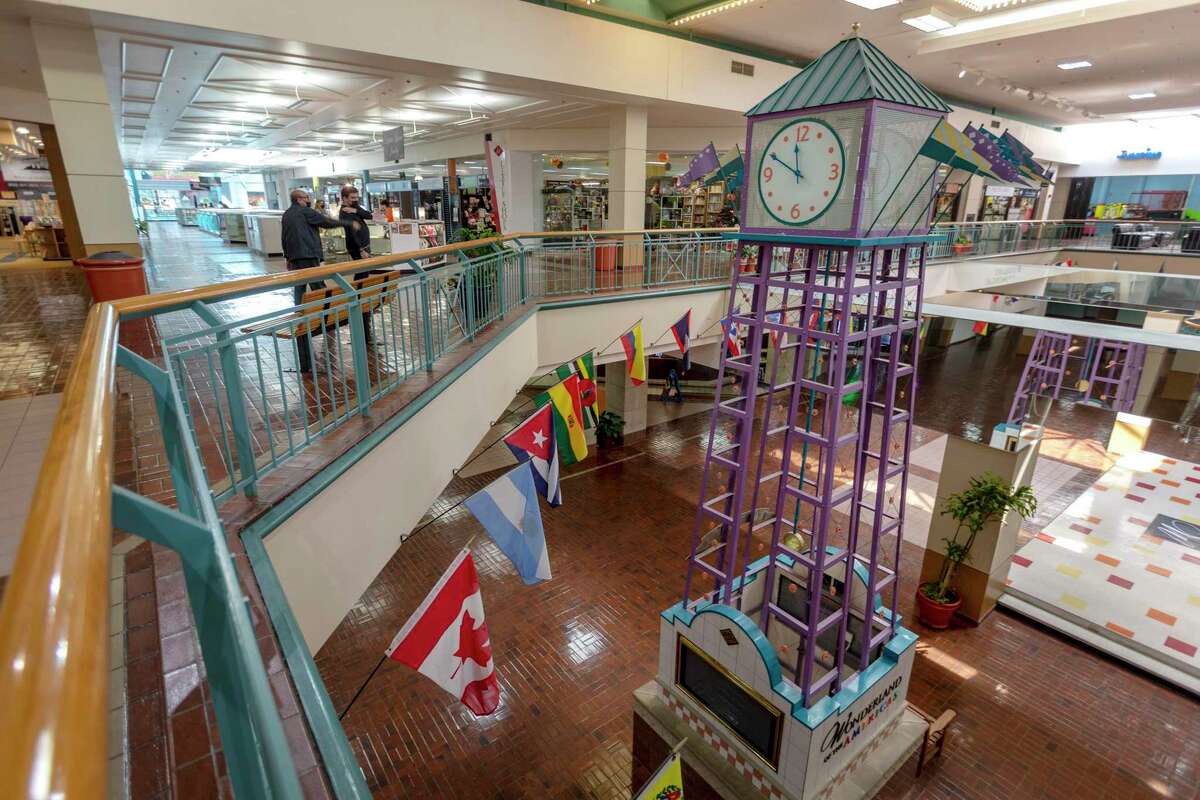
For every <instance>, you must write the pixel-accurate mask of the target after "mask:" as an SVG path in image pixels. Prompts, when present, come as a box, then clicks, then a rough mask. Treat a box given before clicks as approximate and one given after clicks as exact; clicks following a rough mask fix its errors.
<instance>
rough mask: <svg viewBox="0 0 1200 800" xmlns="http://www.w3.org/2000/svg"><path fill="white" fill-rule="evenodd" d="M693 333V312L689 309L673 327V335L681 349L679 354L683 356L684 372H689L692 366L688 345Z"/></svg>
mask: <svg viewBox="0 0 1200 800" xmlns="http://www.w3.org/2000/svg"><path fill="white" fill-rule="evenodd" d="M691 331H692V310H691V309H690V308H689V309H688V311H687V313H686V314H684V315H683V317H682V318H681V319H680V320H679V322H676V323H675V324H674V325H672V326H671V335H672V336H674V337H675V344H676V346H678V347H679V352H680V353H681V354H682V355H683V371H684V372H687V371H688V367H690V366H691V365H692V357H691V355H690V354H689V353H688V344H689V339H690V337H691Z"/></svg>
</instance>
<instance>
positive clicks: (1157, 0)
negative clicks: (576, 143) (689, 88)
mask: <svg viewBox="0 0 1200 800" xmlns="http://www.w3.org/2000/svg"><path fill="white" fill-rule="evenodd" d="M601 2H602V3H603V2H604V0H601ZM931 4H932V5H933V6H936V8H937V9H938V10H939V11H943V12H947V13H948V14H950V15H952V16H954V17H955V18H956V20H957V21H958V23H959V24H960V25H961V26H962V28H961V29H960V30H952V31H949V32H947V33H945V34H928V33H921V32H920V31H918V30H916V29H915V28H912V27H910V26H908V25H905V24H904V23H903V22H902V19H903V18H904V17H906V16H912V15H913V14H914V13H915V12H917V11H921V10H923V9H927V8H929V7H930V5H931ZM1084 5H1086V6H1091V8H1090V9H1089V10H1086V11H1080V10H1079V9H1080V8H1082V7H1083V6H1084ZM1013 6H1015V8H1014V7H1009V8H1002V9H999V10H996V11H991V12H984V13H978V12H975V11H972V10H970V9H969V8H967V7H966V6H965V5H963V4H961V3H959V2H957V0H906V1H905V2H904V3H902V4H900V5H894V6H889V7H886V8H882V9H878V10H875V11H869V10H867V9H865V8H862V7H860V6H856V5H852V4H851V3H849V2H847V0H754V2H751V3H749V4H747V5H744V6H740V7H738V8H735V9H733V10H730V11H726V12H723V13H718V14H713V15H711V16H708V17H704V18H703V19H702V20H698V21H696V22H694V23H689V24H687V25H685V26H683V27H684V29H686V30H692V31H696V32H697V33H701V34H704V35H706V36H709V37H713V38H720V39H725V40H729V41H736V42H741V43H744V44H746V45H750V46H754V47H758V48H764V49H767V50H773V51H777V52H781V53H786V54H788V55H791V56H794V57H797V58H802V59H805V60H807V59H811V58H815V57H816V56H819V55H820V54H821V53H823V52H824V51H825V50H827V49H828V48H829V46H830V45H831V43H832V42H835V41H837V40H838V39H840V38H843V37H845V36H847V35H849V34H850V30H851V24H852V23H854V22H859V23H861V24H862V30H861V34H862V35H863V36H865V37H867V38H868V39H870V40H871V41H872V42H874V43H875V44H876V45H878V46H879V47H880V48H882V49H883V50H884V52H886V53H887V54H888V55H889V56H891V57H892V58H893V59H894V60H895V61H896V62H897V63H899V64H900V65H901V66H902V67H904V68H905V69H907V70H908V71H910V72H911V73H912V74H913V75H915V76H916V77H917V78H918V79H920V80H921V81H923V82H924V83H925V84H927V85H928V86H929V87H930V88H932V89H934V90H935V91H937V92H939V93H941V94H944V95H946V96H947V97H948V98H949V99H951V100H953V99H961V100H966V101H968V102H970V103H973V104H974V105H977V106H982V107H985V108H990V107H995V108H996V109H997V110H998V111H999V112H1000V113H1005V112H1007V113H1008V114H1010V115H1017V116H1023V117H1026V118H1029V119H1033V120H1038V121H1046V122H1052V123H1057V124H1061V123H1079V122H1082V121H1083V119H1084V117H1083V113H1082V112H1083V111H1084V110H1087V111H1088V112H1090V113H1094V114H1098V115H1102V116H1105V117H1107V118H1110V119H1111V118H1124V117H1129V116H1131V115H1136V114H1138V113H1139V112H1144V111H1161V110H1164V109H1180V110H1185V111H1188V112H1190V111H1193V110H1197V109H1200V2H1190V1H1189V0H1029V2H1027V3H1023V4H1020V5H1018V4H1017V3H1016V2H1014V3H1013ZM1035 11H1040V12H1041V13H1044V14H1047V15H1048V16H1046V17H1045V18H1043V19H1038V20H1035V21H1025V22H1021V21H1020V20H1021V19H1022V17H1023V16H1025V15H1028V14H1031V13H1035ZM1055 11H1063V12H1064V13H1053V12H1055ZM1066 11H1070V12H1071V13H1065V12H1066ZM1006 15H1008V16H1006ZM1013 15H1017V16H1015V17H1014V16H1013ZM980 19H983V20H986V22H985V24H990V23H992V22H996V21H1005V20H1007V21H1009V24H1003V25H998V26H996V27H990V28H986V29H984V30H980V31H977V32H973V33H969V32H967V29H968V28H969V27H970V26H971V25H978V20H980ZM967 23H969V24H967ZM1079 58H1083V59H1086V60H1088V61H1091V62H1092V64H1093V65H1094V66H1093V67H1091V68H1089V69H1078V70H1071V71H1064V70H1061V69H1059V68H1058V67H1057V63H1058V62H1059V61H1062V60H1064V59H1079ZM964 69H966V70H967V71H968V74H967V75H966V76H964V77H963V78H959V77H958V73H959V72H960V71H962V70H964ZM980 78H983V83H982V84H978V83H977V81H979V79H980ZM1005 85H1008V86H1011V87H1012V90H1011V91H1009V92H1005V91H1004V89H1003V87H1004V86H1005ZM1017 89H1023V90H1025V91H1023V92H1018V91H1017ZM1029 91H1033V93H1034V99H1033V100H1030V99H1029V97H1028V92H1029ZM1142 91H1153V92H1155V93H1156V94H1157V95H1158V96H1157V97H1155V98H1153V99H1144V100H1131V99H1130V98H1129V96H1128V95H1129V94H1132V93H1137V92H1142ZM1044 95H1049V97H1047V98H1046V100H1045V102H1043V99H1042V98H1043V96H1044ZM1057 100H1062V101H1063V108H1062V109H1060V108H1059V107H1058V104H1057V102H1056V101H1057ZM1067 106H1074V110H1073V111H1070V112H1068V111H1066V107H1067Z"/></svg>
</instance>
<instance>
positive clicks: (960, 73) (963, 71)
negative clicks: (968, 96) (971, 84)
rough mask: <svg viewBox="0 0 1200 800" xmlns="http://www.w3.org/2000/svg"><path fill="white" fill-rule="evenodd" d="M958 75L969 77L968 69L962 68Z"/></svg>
mask: <svg viewBox="0 0 1200 800" xmlns="http://www.w3.org/2000/svg"><path fill="white" fill-rule="evenodd" d="M958 77H959V78H965V77H967V71H966V70H965V69H960V70H959V71H958Z"/></svg>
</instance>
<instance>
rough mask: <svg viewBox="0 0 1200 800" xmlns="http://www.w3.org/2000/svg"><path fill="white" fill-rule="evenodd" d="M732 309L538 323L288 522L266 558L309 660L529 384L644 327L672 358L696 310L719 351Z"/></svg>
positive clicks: (639, 311) (620, 313) (698, 304)
mask: <svg viewBox="0 0 1200 800" xmlns="http://www.w3.org/2000/svg"><path fill="white" fill-rule="evenodd" d="M725 297H726V292H725V291H724V290H714V291H708V292H697V293H695V294H686V295H671V296H664V295H650V296H645V297H642V298H638V299H631V300H628V301H621V302H614V303H602V304H596V305H589V306H576V307H572V308H563V309H554V310H546V311H539V312H537V313H536V314H535V315H534V316H533V317H530V318H529V319H526V320H525V321H524V322H522V323H521V324H520V325H519V326H518V327H517V328H516V329H515V330H513V331H512V332H510V333H509V334H508V336H507V337H505V338H504V339H503V340H502V341H500V342H499V343H498V344H497V345H496V347H495V348H494V349H493V350H492V351H491V352H490V353H488V354H487V355H485V356H484V357H483V358H481V359H480V360H479V362H478V363H476V364H475V365H474V366H472V367H471V368H470V369H469V370H468V371H467V372H466V373H465V374H464V375H463V376H462V377H460V378H459V379H458V380H457V381H455V382H454V383H453V384H451V385H450V386H449V387H448V388H447V389H446V390H445V391H444V392H442V393H441V394H440V395H438V397H437V398H436V399H434V400H433V402H431V403H430V404H429V405H427V406H425V408H423V409H421V410H420V411H418V412H417V413H416V415H414V416H413V417H412V418H411V419H410V420H408V421H407V422H406V423H405V424H404V425H402V426H400V428H399V429H398V430H396V431H395V432H394V433H392V434H391V435H390V436H389V437H388V438H387V439H386V440H384V441H383V442H382V443H380V444H379V445H378V446H377V447H375V448H374V449H373V450H371V452H369V453H367V454H366V455H365V456H364V457H363V458H362V459H361V460H360V461H359V462H358V463H357V464H355V465H354V466H352V467H351V468H350V469H349V470H347V471H346V472H345V473H344V474H343V475H341V476H339V477H338V478H337V479H336V480H335V481H334V482H333V483H332V484H331V485H330V486H328V487H327V488H326V489H325V490H324V491H322V492H321V493H319V494H318V495H317V496H316V497H314V498H313V499H311V500H310V501H309V502H308V503H306V504H305V505H304V506H303V507H301V508H300V509H299V510H298V511H297V512H296V513H295V514H293V515H292V516H291V517H290V518H289V519H287V520H286V521H284V523H283V524H282V525H280V526H279V527H278V528H276V529H275V530H274V531H273V532H272V533H271V534H270V535H269V536H268V537H267V538H266V548H267V553H268V554H269V555H270V556H271V561H272V563H273V564H274V566H275V571H276V572H277V573H278V574H279V581H280V583H281V584H282V585H283V589H284V592H285V593H286V594H287V598H288V602H289V603H291V606H292V611H293V613H294V614H295V615H296V619H297V621H298V622H299V624H300V629H301V630H302V631H303V632H304V638H305V641H307V643H308V646H309V648H310V649H311V650H312V651H313V652H314V653H315V652H316V651H317V650H318V649H319V648H320V647H321V645H323V644H324V643H325V640H326V639H327V638H328V637H329V635H330V634H331V633H332V632H333V630H334V629H335V628H336V627H337V626H338V624H339V623H340V622H341V620H342V618H343V617H344V616H345V615H346V614H347V613H348V612H349V611H350V609H351V608H353V607H354V605H355V604H356V603H357V602H358V600H359V598H360V597H361V596H362V593H363V592H364V591H366V589H367V587H368V586H369V585H370V584H371V581H372V580H374V579H375V576H376V575H377V574H378V573H379V571H380V570H381V569H383V566H384V565H385V564H386V563H387V562H388V559H390V558H391V557H392V555H394V554H395V552H396V549H397V548H398V547H400V543H401V538H402V537H403V536H404V535H406V534H407V533H408V532H409V531H411V530H412V529H413V528H414V527H415V526H416V524H417V523H418V522H419V521H420V519H421V517H422V516H423V515H424V514H425V512H426V510H428V508H429V507H430V506H431V505H432V504H433V502H434V500H436V499H437V497H438V495H440V494H441V493H442V490H443V489H444V488H445V486H446V484H447V483H449V481H450V479H451V477H452V472H451V471H452V470H453V469H455V468H457V467H459V466H460V465H461V464H462V463H463V462H464V461H465V460H466V459H467V457H468V456H469V455H470V454H471V451H472V450H473V449H474V448H475V447H476V446H477V445H478V444H479V442H480V440H481V439H482V438H483V436H484V435H485V434H486V433H487V431H488V427H489V426H488V421H489V420H494V419H497V418H498V417H499V416H500V415H501V414H502V413H503V411H504V409H505V407H507V405H508V404H509V403H510V402H511V401H512V398H513V397H514V396H515V395H516V393H517V391H518V390H519V389H520V388H521V387H522V386H524V385H525V382H526V381H527V380H528V379H529V378H531V377H533V376H535V375H539V374H541V373H543V372H546V371H547V370H549V369H551V368H553V367H555V366H557V365H558V364H561V363H563V362H564V361H566V360H568V359H570V358H574V357H575V356H577V355H579V354H580V353H582V352H584V351H586V350H587V349H588V348H597V347H601V346H603V345H604V343H605V342H608V341H609V340H611V339H612V338H613V337H615V336H618V335H620V333H621V332H622V331H624V330H625V329H626V328H627V327H628V326H629V325H632V324H633V323H634V322H635V321H636V320H637V319H638V318H639V317H642V318H643V326H644V328H643V329H644V331H645V336H646V341H647V345H649V343H650V342H651V341H652V340H653V339H655V338H659V339H660V340H661V341H660V343H659V345H658V346H657V347H653V348H651V347H647V350H649V351H651V352H660V351H665V350H671V349H674V343H673V340H672V339H671V337H670V335H669V334H667V329H668V328H669V327H670V325H671V324H672V323H673V322H675V321H676V320H677V319H679V317H681V316H683V314H684V312H686V311H687V310H688V309H689V308H691V309H692V330H693V331H694V332H695V333H696V334H697V335H698V334H699V333H700V332H701V331H703V330H704V329H705V328H709V327H710V326H711V329H710V330H709V331H708V332H707V334H706V336H705V338H704V340H701V341H706V340H715V339H718V338H719V337H720V331H719V328H718V327H717V326H715V325H714V323H715V322H716V321H717V320H718V319H720V317H721V316H722V315H723V314H724V308H725ZM664 334H667V335H665V336H664ZM606 352H607V353H608V356H607V357H601V358H598V360H599V361H600V362H601V363H603V362H604V361H609V360H618V359H623V358H624V355H623V354H622V351H621V349H620V346H619V345H610V346H609V348H608V349H607V350H606ZM418 454H419V455H418Z"/></svg>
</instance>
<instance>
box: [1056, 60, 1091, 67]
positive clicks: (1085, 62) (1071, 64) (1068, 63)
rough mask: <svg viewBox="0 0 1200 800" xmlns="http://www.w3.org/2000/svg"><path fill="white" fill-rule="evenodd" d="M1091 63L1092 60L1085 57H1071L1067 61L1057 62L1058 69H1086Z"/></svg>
mask: <svg viewBox="0 0 1200 800" xmlns="http://www.w3.org/2000/svg"><path fill="white" fill-rule="evenodd" d="M1091 65H1092V62H1090V61H1088V60H1087V59H1085V58H1073V59H1070V60H1068V61H1060V62H1058V68H1059V69H1087V68H1088V67H1090V66H1091Z"/></svg>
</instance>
